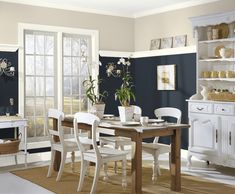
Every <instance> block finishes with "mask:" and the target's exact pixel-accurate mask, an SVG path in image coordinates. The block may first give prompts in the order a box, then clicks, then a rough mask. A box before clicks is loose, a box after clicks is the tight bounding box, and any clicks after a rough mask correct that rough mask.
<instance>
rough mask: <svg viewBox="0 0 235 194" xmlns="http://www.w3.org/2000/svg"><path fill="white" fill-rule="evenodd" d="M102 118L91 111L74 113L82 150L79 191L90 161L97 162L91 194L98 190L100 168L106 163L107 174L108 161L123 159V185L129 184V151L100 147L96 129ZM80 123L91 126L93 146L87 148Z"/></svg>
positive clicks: (79, 145) (76, 135) (76, 130)
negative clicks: (127, 168)
mask: <svg viewBox="0 0 235 194" xmlns="http://www.w3.org/2000/svg"><path fill="white" fill-rule="evenodd" d="M99 122H100V119H99V118H98V117H97V116H96V115H94V114H91V113H84V112H78V113H76V114H75V115H74V134H75V138H76V140H77V144H78V147H79V150H80V152H81V171H80V180H79V184H78V189H77V191H81V190H82V187H83V182H84V178H85V174H86V171H87V167H88V164H89V162H93V163H95V173H94V179H93V183H92V188H91V192H90V194H94V193H95V191H96V185H97V182H98V178H99V173H100V168H101V167H102V166H103V165H104V170H105V176H107V163H108V162H114V161H122V186H123V187H126V186H127V180H126V156H127V152H126V151H122V150H117V149H113V148H107V147H98V145H97V141H96V130H97V127H98V126H99ZM79 123H83V124H86V125H90V126H91V133H92V134H91V147H90V149H85V148H84V146H83V144H82V142H81V139H80V138H79V134H80V132H81V130H79V126H78V125H79Z"/></svg>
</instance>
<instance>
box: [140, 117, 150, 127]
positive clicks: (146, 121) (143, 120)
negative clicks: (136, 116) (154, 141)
mask: <svg viewBox="0 0 235 194" xmlns="http://www.w3.org/2000/svg"><path fill="white" fill-rule="evenodd" d="M148 122H149V118H148V117H140V123H141V125H143V126H148Z"/></svg>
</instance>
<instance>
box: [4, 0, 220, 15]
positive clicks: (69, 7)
mask: <svg viewBox="0 0 235 194" xmlns="http://www.w3.org/2000/svg"><path fill="white" fill-rule="evenodd" d="M0 1H3V2H7V3H17V4H24V5H32V6H40V7H48V8H55V9H63V10H71V11H78V12H85V13H94V14H101V15H110V16H118V17H128V18H139V17H144V16H148V15H154V14H158V13H164V12H168V11H173V10H178V9H183V8H187V7H192V6H196V5H201V4H206V3H212V2H216V1H219V0H197V1H195V0H189V1H187V2H185V3H176V4H174V5H170V6H163V7H160V8H156V9H151V10H148V11H143V12H138V13H135V14H124V13H123V12H121V11H119V12H117V11H105V10H98V9H90V8H84V7H79V6H72V5H69V4H59V3H56V2H55V3H48V2H45V1H44V2H43V1H40V0H33V1H32V0H31V1H28V0H0Z"/></svg>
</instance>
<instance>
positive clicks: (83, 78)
mask: <svg viewBox="0 0 235 194" xmlns="http://www.w3.org/2000/svg"><path fill="white" fill-rule="evenodd" d="M85 79H86V77H80V85H81V86H82V83H83V81H84V80H85ZM80 92H81V95H85V94H86V90H85V87H83V86H82V87H80Z"/></svg>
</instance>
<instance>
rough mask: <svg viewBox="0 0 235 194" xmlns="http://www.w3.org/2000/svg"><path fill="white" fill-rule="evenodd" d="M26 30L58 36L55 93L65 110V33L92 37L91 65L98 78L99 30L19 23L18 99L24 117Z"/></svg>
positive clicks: (93, 73)
mask: <svg viewBox="0 0 235 194" xmlns="http://www.w3.org/2000/svg"><path fill="white" fill-rule="evenodd" d="M25 30H35V31H47V32H54V33H56V34H57V36H56V38H57V40H56V44H57V53H56V57H57V75H56V77H57V88H55V93H56V95H57V108H58V109H59V110H63V79H62V78H63V58H62V52H63V42H62V35H63V33H68V34H82V35H88V36H91V47H92V48H91V49H92V50H91V53H92V56H91V64H90V67H92V70H91V72H92V76H93V77H97V76H98V74H99V65H98V64H99V31H98V30H88V29H80V28H69V27H59V26H48V25H38V24H28V23H18V43H19V64H18V87H19V92H18V97H19V105H18V108H19V109H18V110H19V114H20V115H22V116H24V115H25V113H24V107H25V100H24V99H25V79H24V77H25V70H24V69H25V68H24V31H25Z"/></svg>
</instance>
